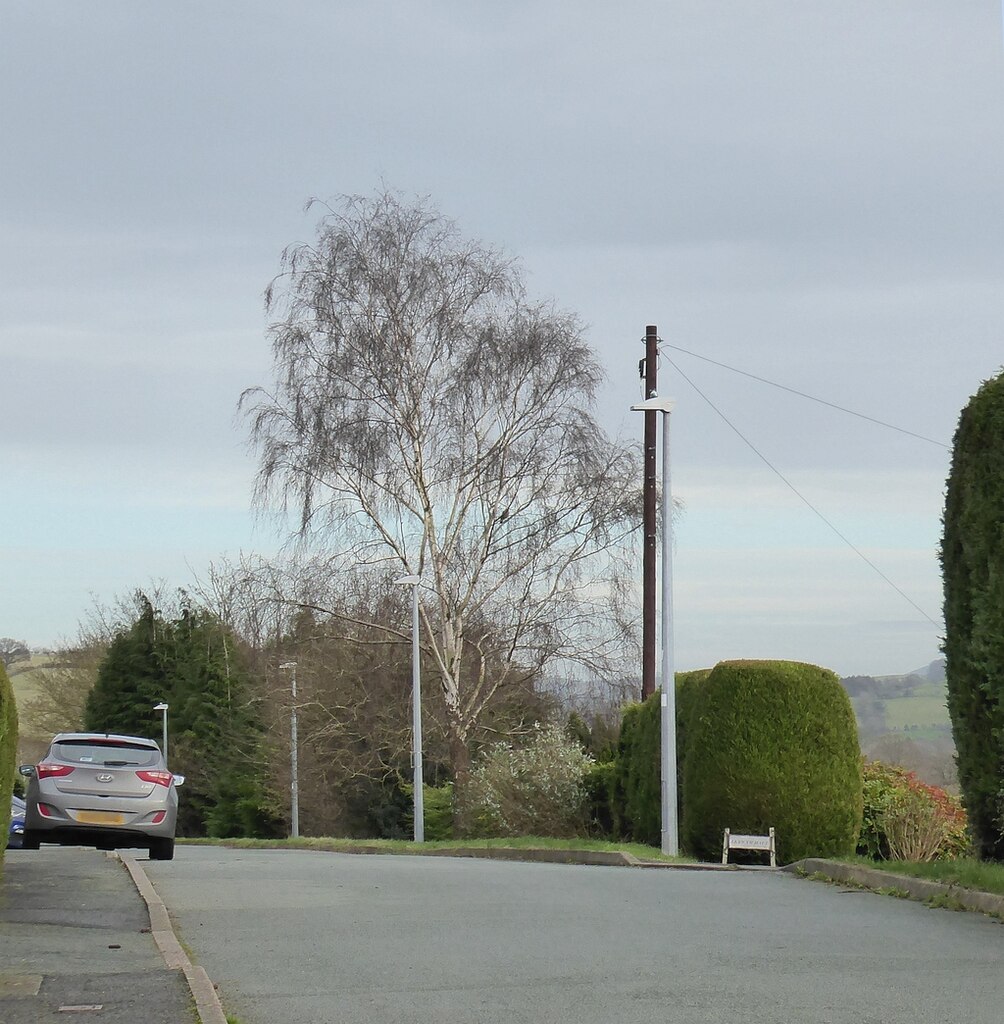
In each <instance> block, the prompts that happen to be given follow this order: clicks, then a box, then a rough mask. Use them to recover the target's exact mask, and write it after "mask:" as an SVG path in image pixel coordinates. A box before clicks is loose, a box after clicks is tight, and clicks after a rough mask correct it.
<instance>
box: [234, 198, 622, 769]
mask: <svg viewBox="0 0 1004 1024" xmlns="http://www.w3.org/2000/svg"><path fill="white" fill-rule="evenodd" d="M266 307H267V310H268V312H269V313H270V314H272V315H273V316H275V318H276V319H275V321H274V323H273V325H272V327H271V334H272V341H273V353H274V364H275V384H274V386H273V387H272V388H271V389H264V388H253V389H250V390H249V391H247V392H245V394H244V396H243V398H242V405H243V407H244V408H245V409H246V411H247V413H248V415H249V418H250V423H251V435H252V438H253V441H254V443H255V444H256V445H257V447H258V449H259V452H260V471H259V489H258V498H259V501H260V502H262V503H267V502H268V501H269V500H270V499H273V498H277V499H278V501H279V503H280V504H281V505H282V506H283V507H284V508H287V507H292V508H293V509H294V510H295V512H296V515H297V517H298V521H299V534H300V536H301V537H312V538H314V539H316V540H318V541H319V542H320V543H322V544H323V546H324V547H326V548H327V549H328V550H333V551H334V552H337V553H339V554H340V555H341V556H342V560H343V564H344V565H346V566H347V567H349V568H355V567H358V566H360V565H367V564H372V563H373V562H375V561H380V560H382V561H383V563H384V564H385V565H386V567H387V577H386V582H387V583H389V581H390V579H391V578H392V576H391V575H390V574H391V572H394V573H396V574H401V573H409V574H418V575H420V576H421V577H422V579H423V581H424V587H423V590H422V607H421V617H422V633H423V646H424V650H425V653H426V656H427V657H428V659H429V662H430V664H431V665H432V666H434V671H435V673H436V676H437V677H438V680H439V687H440V692H441V696H442V700H443V705H444V708H445V718H446V725H447V730H448V736H449V743H450V759H451V763H452V767H453V771H454V773H455V775H456V776H457V777H458V780H459V779H460V778H462V777H463V776H464V775H465V774H466V772H467V770H468V767H469V757H470V747H471V742H472V740H473V739H474V738H475V736H476V733H477V730H478V727H479V722H480V720H481V716H482V714H483V712H484V710H485V708H486V707H487V706H488V705H489V703H490V702H491V701H492V699H493V697H494V696H495V694H496V693H497V692H498V691H499V690H500V689H502V688H505V687H507V686H511V685H518V684H519V683H520V682H521V681H522V680H525V679H527V678H532V677H533V676H534V675H535V674H537V673H538V672H539V670H540V668H541V667H542V666H543V665H544V664H545V663H547V662H548V661H551V660H553V659H557V658H567V659H572V660H580V661H583V662H587V663H590V662H592V663H598V662H600V661H603V660H604V659H605V658H606V657H608V656H609V655H610V653H611V652H612V651H613V650H615V649H616V647H617V645H618V644H619V643H620V641H621V640H622V639H623V635H624V632H623V630H624V627H623V622H624V620H623V618H620V617H619V616H618V614H617V611H618V608H619V606H620V600H621V596H622V593H623V592H624V586H623V583H624V580H625V579H630V578H631V571H630V569H629V568H627V567H626V565H625V563H624V562H623V561H622V559H621V556H622V554H623V552H624V545H625V542H626V540H627V539H628V537H629V535H630V534H631V532H632V531H633V529H634V526H635V522H636V514H637V508H638V502H637V501H636V500H635V493H634V492H635V480H634V477H635V466H634V463H633V459H632V458H631V453H630V451H629V449H627V448H626V447H624V446H622V445H620V444H618V443H616V442H614V441H612V440H610V439H609V438H608V437H607V436H606V435H605V434H604V432H603V431H602V430H601V428H600V427H599V426H598V425H597V423H596V421H595V420H594V419H593V417H592V415H591V412H590V410H591V407H592V404H593V398H594V394H595V390H596V388H597V386H598V384H599V383H600V381H601V380H602V371H601V369H600V367H599V366H598V364H597V362H596V360H595V359H594V357H593V355H592V353H591V352H590V351H589V349H588V348H587V347H586V345H585V343H584V342H583V340H582V337H581V332H580V327H579V324H578V323H577V321H576V319H575V318H574V317H573V316H570V315H568V314H563V313H559V312H556V311H555V310H554V309H552V308H551V307H550V306H549V305H547V304H544V303H534V302H530V301H528V300H527V299H526V297H525V294H524V289H523V283H522V280H521V278H520V274H519V271H518V269H517V268H516V266H515V265H514V263H513V262H512V261H511V260H508V259H506V258H504V257H502V256H501V255H500V254H498V253H497V252H495V251H493V250H491V249H489V248H486V247H484V246H482V245H480V244H477V243H474V242H470V241H467V240H465V239H463V238H462V237H461V235H460V233H459V232H458V230H457V228H456V227H455V226H454V225H453V224H452V223H451V222H450V221H449V220H447V219H446V218H444V217H443V216H442V215H440V214H439V213H438V212H436V211H435V210H433V209H432V208H431V207H430V206H429V205H428V204H426V203H424V202H419V203H417V204H415V205H413V206H409V205H406V204H404V203H402V202H401V201H400V200H399V199H398V198H397V197H395V196H394V195H391V194H389V193H383V194H378V195H376V196H375V197H373V198H370V199H366V198H354V199H352V198H349V199H345V200H344V201H343V203H342V205H341V207H340V209H338V210H330V209H329V210H328V212H327V215H326V216H325V217H324V218H323V220H322V221H321V223H320V226H319V229H318V234H317V239H316V241H315V242H314V244H312V245H299V246H296V247H293V248H290V249H288V250H287V251H286V252H285V253H284V255H283V273H282V275H281V276H280V277H279V278H278V279H277V280H276V281H275V282H273V284H272V286H270V287H269V289H268V291H267V293H266ZM398 634H399V635H401V636H402V637H403V636H404V630H398Z"/></svg>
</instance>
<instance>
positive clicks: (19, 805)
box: [7, 796, 24, 850]
mask: <svg viewBox="0 0 1004 1024" xmlns="http://www.w3.org/2000/svg"><path fill="white" fill-rule="evenodd" d="M23 839H24V801H23V800H22V799H21V798H20V797H19V796H12V797H11V798H10V831H9V832H8V833H7V849H8V850H20V849H21V841H22V840H23Z"/></svg>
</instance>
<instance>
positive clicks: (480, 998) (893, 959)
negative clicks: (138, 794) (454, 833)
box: [143, 846, 1004, 1024]
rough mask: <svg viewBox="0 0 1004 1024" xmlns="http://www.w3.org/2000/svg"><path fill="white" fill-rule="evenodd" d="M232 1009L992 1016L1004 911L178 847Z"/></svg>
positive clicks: (699, 881)
mask: <svg viewBox="0 0 1004 1024" xmlns="http://www.w3.org/2000/svg"><path fill="white" fill-rule="evenodd" d="M143 866H144V868H146V870H147V872H148V874H149V875H150V878H151V879H152V881H153V883H154V885H155V886H156V888H157V890H158V892H159V893H160V895H161V898H162V899H163V900H164V902H165V903H166V904H167V906H168V908H169V909H170V911H171V913H172V916H173V917H174V918H175V921H176V925H177V928H178V933H179V937H180V938H181V939H182V941H183V942H185V943H186V944H187V945H188V946H189V947H190V949H191V950H192V952H193V959H194V960H195V961H196V962H198V963H200V964H202V966H204V967H205V968H206V970H207V971H208V972H209V976H210V977H211V978H212V979H213V981H215V982H216V983H217V984H218V986H219V990H220V994H221V998H222V1000H223V1003H224V1006H225V1008H226V1010H227V1012H228V1013H233V1014H235V1015H236V1016H237V1017H238V1018H239V1019H240V1021H241V1024H276V1022H283V1024H286V1022H288V1024H496V1022H497V1024H524V1022H525V1024H542V1022H548V1024H566V1022H567V1024H601V1022H602V1024H650V1022H651V1024H655V1022H658V1024H676V1022H680V1024H704V1022H729V1024H733V1022H745V1021H756V1022H758V1024H773V1022H778V1024H780V1022H784V1024H901V1022H902V1024H918V1022H924V1024H960V1022H963V1021H964V1022H966V1024H1000V1021H1001V1020H1002V1019H1004V926H1002V925H1001V924H1000V923H999V922H996V921H993V920H991V919H989V918H986V917H983V916H982V915H978V914H972V913H954V912H952V911H948V910H932V909H929V908H927V907H925V906H924V905H922V904H919V903H913V902H908V901H905V900H898V899H895V898H892V897H886V896H879V895H876V894H873V893H867V892H861V891H857V890H847V889H844V888H842V887H839V886H832V885H827V884H823V883H819V882H811V881H806V880H802V879H798V878H795V877H793V876H790V875H788V874H782V873H770V872H692V871H679V870H642V869H632V868H613V867H610V868H608V867H584V866H572V865H554V864H522V863H511V862H500V861H482V860H466V859H448V858H440V857H406V856H359V855H355V856H353V855H349V854H332V853H320V852H317V853H315V852H309V851H299V850H246V851H240V850H227V849H222V848H215V847H185V846H180V847H179V848H178V851H177V855H176V858H175V860H174V861H172V862H151V863H144V865H143Z"/></svg>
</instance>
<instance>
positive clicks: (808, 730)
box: [680, 661, 862, 862]
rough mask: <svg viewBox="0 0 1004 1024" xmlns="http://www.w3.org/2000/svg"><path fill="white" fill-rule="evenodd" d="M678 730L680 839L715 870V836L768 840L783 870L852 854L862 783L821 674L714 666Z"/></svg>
mask: <svg viewBox="0 0 1004 1024" xmlns="http://www.w3.org/2000/svg"><path fill="white" fill-rule="evenodd" d="M690 711H691V713H690V718H689V720H688V721H687V723H686V733H687V750H686V754H685V758H684V764H685V774H684V783H683V795H684V798H683V809H684V813H683V822H682V827H681V830H680V832H681V838H682V841H683V845H684V847H685V848H686V849H688V850H689V852H690V853H692V854H694V855H695V856H697V857H700V858H702V859H704V860H717V859H718V858H719V857H720V856H721V851H722V833H723V832H724V830H725V829H726V828H730V829H732V831H733V832H744V833H753V834H757V835H763V834H766V832H767V830H768V828H770V827H771V826H773V827H774V828H775V829H776V833H777V847H778V857H779V859H780V860H781V861H782V862H791V861H795V860H800V859H801V858H803V857H814V856H844V855H847V854H852V853H854V848H855V845H856V842H857V838H858V832H859V830H860V827H861V811H862V777H861V759H860V753H859V748H858V737H857V726H856V724H855V720H854V712H853V710H852V708H851V702H850V699H849V698H848V696H847V693H846V692H845V690H844V689H843V687H842V686H841V685H840V682H839V680H838V679H837V676H836V675H835V674H834V673H833V672H830V671H829V670H828V669H823V668H819V667H818V666H816V665H805V664H801V663H797V662H786V661H732V662H722V663H720V664H719V665H717V666H716V667H715V668H714V669H713V670H712V671H711V673H710V674H709V675H708V676H707V678H706V679H705V680H704V681H703V682H702V683H701V684H700V690H699V698H698V697H696V696H695V697H694V702H693V706H692V708H691V709H690Z"/></svg>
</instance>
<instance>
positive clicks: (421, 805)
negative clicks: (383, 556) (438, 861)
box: [411, 580, 425, 843]
mask: <svg viewBox="0 0 1004 1024" xmlns="http://www.w3.org/2000/svg"><path fill="white" fill-rule="evenodd" d="M411 733H412V745H413V747H414V749H413V751H412V759H413V761H414V769H413V771H414V775H413V780H412V781H413V783H414V789H415V793H414V803H415V842H416V843H424V842H425V793H424V779H423V776H422V677H421V666H420V664H419V649H418V580H416V581H415V583H414V585H413V586H412V588H411Z"/></svg>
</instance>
